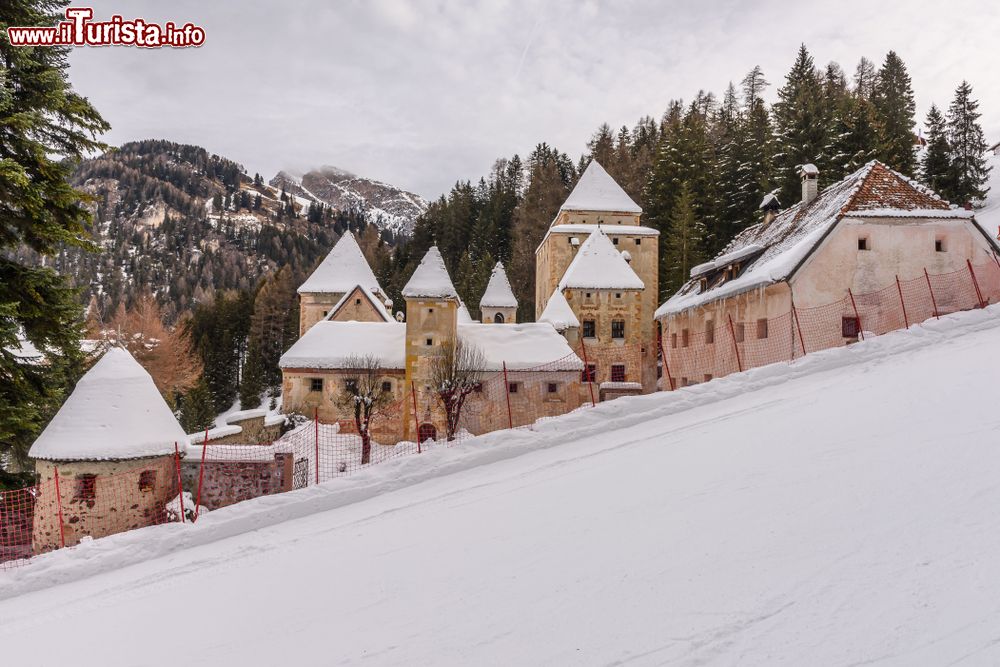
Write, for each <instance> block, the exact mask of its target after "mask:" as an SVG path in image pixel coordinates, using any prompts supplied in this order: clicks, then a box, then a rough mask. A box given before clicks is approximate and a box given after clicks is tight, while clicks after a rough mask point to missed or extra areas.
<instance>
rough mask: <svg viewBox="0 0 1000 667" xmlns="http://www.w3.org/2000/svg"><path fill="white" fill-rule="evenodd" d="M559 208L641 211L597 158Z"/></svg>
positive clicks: (622, 211)
mask: <svg viewBox="0 0 1000 667" xmlns="http://www.w3.org/2000/svg"><path fill="white" fill-rule="evenodd" d="M559 210H560V211H613V212H616V213H642V209H641V208H640V207H639V205H638V204H636V203H635V202H634V201H632V198H631V197H629V196H628V194H627V193H626V192H625V191H624V190H622V187H621V186H620V185H618V183H616V182H615V179H613V178H611V176H610V175H609V174H608V172H606V171H604V167H602V166H601V165H600V164H598V162H597V160H591V161H590V164H589V165H587V168H586V169H585V170H584V172H583V175H582V176H580V180H579V181H577V182H576V187H574V188H573V191H572V192H571V193H569V197H567V198H566V201H564V202H563V205H562V206H560V207H559Z"/></svg>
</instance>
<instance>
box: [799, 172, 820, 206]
mask: <svg viewBox="0 0 1000 667" xmlns="http://www.w3.org/2000/svg"><path fill="white" fill-rule="evenodd" d="M799 177H800V178H801V179H802V204H803V206H808V205H809V203H810V202H812V200H813V199H816V195H817V194H819V168H817V167H816V165H814V164H812V163H809V164H803V165H801V166H799Z"/></svg>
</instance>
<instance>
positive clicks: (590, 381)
mask: <svg viewBox="0 0 1000 667" xmlns="http://www.w3.org/2000/svg"><path fill="white" fill-rule="evenodd" d="M580 349H581V350H583V372H584V373H585V374H586V376H587V387H588V388H590V405H591V407H593V406H595V405H597V401H595V400H594V378H593V376H592V375H591V374H590V361H588V360H587V344H586V343H584V342H583V341H580ZM594 374H595V375H596V374H597V369H596V368H595V369H594Z"/></svg>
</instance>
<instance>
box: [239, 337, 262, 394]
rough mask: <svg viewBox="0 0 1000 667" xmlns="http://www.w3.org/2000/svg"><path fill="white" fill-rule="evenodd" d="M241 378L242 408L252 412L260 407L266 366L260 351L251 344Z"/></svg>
mask: <svg viewBox="0 0 1000 667" xmlns="http://www.w3.org/2000/svg"><path fill="white" fill-rule="evenodd" d="M241 375H242V377H241V378H240V407H241V408H242V409H243V410H251V409H253V408H256V407H259V406H260V395H261V394H262V393H263V392H264V365H263V359H261V354H260V349H258V347H257V345H256V344H254V343H251V344H250V345H249V347H247V354H246V359H245V360H244V361H243V372H242V374H241Z"/></svg>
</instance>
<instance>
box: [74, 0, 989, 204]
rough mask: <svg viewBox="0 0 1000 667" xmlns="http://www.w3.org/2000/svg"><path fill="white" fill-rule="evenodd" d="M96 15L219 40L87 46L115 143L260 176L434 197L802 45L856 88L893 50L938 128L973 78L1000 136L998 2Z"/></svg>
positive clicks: (244, 7)
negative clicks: (376, 182)
mask: <svg viewBox="0 0 1000 667" xmlns="http://www.w3.org/2000/svg"><path fill="white" fill-rule="evenodd" d="M83 4H89V5H93V6H94V7H95V11H96V14H97V17H98V18H108V17H110V16H111V15H112V14H114V13H119V14H122V15H124V16H125V18H135V17H141V18H144V19H147V20H150V21H156V22H165V21H168V20H172V21H174V22H176V23H181V24H182V23H184V22H187V21H191V22H193V23H196V24H199V25H201V26H203V27H204V28H205V30H206V43H205V45H204V46H202V47H201V48H194V49H177V50H172V49H157V50H145V49H138V48H130V47H111V48H89V49H88V48H79V49H74V51H73V54H72V56H71V63H72V69H71V71H70V77H71V81H72V82H73V84H74V86H75V87H76V89H77V90H78V91H80V92H81V93H82V94H84V95H86V96H88V97H89V98H90V99H91V101H92V102H93V103H94V104H95V105H96V106H97V108H98V109H99V110H100V111H101V113H102V114H104V116H105V118H106V119H107V120H108V121H109V122H110V123H111V125H112V127H113V129H112V131H111V132H110V134H109V135H107V136H106V137H105V140H106V141H108V142H110V143H113V144H120V143H123V142H125V141H129V140H132V139H140V138H154V137H155V138H166V139H172V140H174V141H180V142H187V143H193V144H198V145H201V146H204V147H205V148H207V149H208V150H209V151H211V152H214V153H218V154H220V155H224V156H226V157H228V158H231V159H233V160H236V161H238V162H240V163H242V164H243V165H244V166H246V168H247V170H248V171H249V172H250V173H251V174H252V173H253V172H255V171H259V172H260V173H261V175H262V176H264V178H265V179H268V178H270V177H271V176H273V175H274V173H275V172H276V171H278V170H279V169H289V168H290V169H296V170H304V169H308V168H309V167H313V166H318V165H323V164H330V165H335V166H338V167H341V168H344V169H348V170H350V171H353V172H355V173H358V174H361V175H364V176H369V177H372V178H377V179H380V180H383V181H387V182H389V183H392V184H394V185H398V186H401V187H404V188H407V189H410V190H413V191H415V192H417V193H419V194H422V195H424V196H426V197H436V196H437V195H439V194H441V193H442V192H444V191H446V190H447V189H448V188H449V187H450V186H451V184H452V183H454V182H455V181H456V180H457V179H478V178H479V176H481V175H483V174H485V173H486V172H487V171H488V170H489V168H490V165H491V164H492V163H493V161H494V160H495V159H496V158H497V157H500V156H510V155H513V154H514V153H520V154H521V155H525V154H526V153H527V152H529V151H530V150H531V148H532V147H533V146H534V145H535V144H536V143H538V142H540V141H547V142H549V143H550V144H552V145H555V146H556V147H558V148H559V149H560V150H563V151H566V152H567V153H569V154H570V156H571V157H573V158H574V159H576V158H577V157H579V155H580V153H582V152H583V150H584V148H585V144H586V142H587V139H588V138H589V137H590V135H591V134H592V133H593V131H594V130H595V129H596V128H597V126H598V125H599V124H600V123H602V122H608V123H609V124H611V125H612V127H619V126H621V125H623V124H626V125H628V126H630V127H631V126H632V125H633V124H634V123H635V121H636V120H637V119H638V118H639V117H641V116H643V115H653V116H656V117H659V116H660V115H661V114H662V113H663V111H664V109H665V108H666V105H667V102H668V101H669V100H670V99H671V98H683V99H685V100H688V99H690V98H691V97H692V96H693V95H694V94H695V93H696V92H697V91H698V90H699V88H705V89H708V90H712V91H715V92H716V93H721V92H722V91H723V90H724V88H725V86H726V84H727V83H728V82H729V81H730V80H732V81H735V82H738V81H739V79H741V78H742V76H743V75H744V74H745V73H746V71H747V70H749V69H751V68H752V67H753V66H754V65H757V64H759V65H761V66H762V67H763V68H764V72H765V74H766V75H767V78H768V80H769V81H770V82H771V83H772V87H771V90H770V93H771V95H770V96H771V98H772V99H773V97H774V91H775V90H776V88H777V87H778V86H779V85H780V84H781V83H782V81H783V79H784V75H785V73H786V72H787V71H788V69H789V67H790V66H791V64H792V61H793V59H794V57H795V52H796V49H797V48H798V45H799V43H800V42H805V43H806V45H807V46H808V48H809V50H810V52H811V53H812V54H813V56H814V58H815V59H816V62H817V64H818V65H823V64H825V63H827V62H828V61H830V60H835V61H837V62H839V63H840V64H841V65H842V66H843V68H844V69H845V71H847V72H848V74H850V73H852V72H853V70H854V67H855V65H856V64H857V61H858V59H859V58H860V57H861V56H867V57H868V58H869V59H871V60H873V61H875V62H876V63H877V64H880V63H881V62H882V61H883V59H884V58H885V54H886V52H887V51H889V50H890V49H893V50H895V51H897V52H898V53H899V54H900V56H901V57H902V58H903V60H904V62H905V63H906V65H907V67H908V68H909V72H910V75H911V76H912V78H913V87H914V89H915V91H916V96H917V113H918V117H919V118H920V119H921V120H922V119H923V117H924V116H925V114H926V112H927V109H928V107H929V106H930V104H931V102H935V103H937V104H938V105H939V106H942V107H946V106H947V105H948V103H949V101H950V100H951V96H952V93H953V91H954V89H955V87H956V85H957V84H958V83H959V82H960V81H961V80H962V79H963V78H966V79H968V80H969V81H970V82H971V83H972V85H973V87H974V91H975V94H976V96H977V97H978V98H979V100H980V102H981V109H980V110H981V111H982V112H983V118H982V122H983V126H984V129H985V130H986V133H987V140H988V141H990V142H991V143H993V142H995V141H1000V85H998V76H1000V75H998V72H1000V49H998V48H997V40H998V39H1000V9H998V6H1000V3H996V2H994V1H992V0H991V1H989V2H986V1H982V2H952V1H951V0H949V2H948V3H947V4H945V3H941V2H923V1H908V2H892V3H890V2H872V1H871V0H866V1H864V2H855V1H840V2H836V3H820V2H815V1H805V0H803V1H802V2H738V1H736V0H729V1H719V2H716V1H712V0H695V1H691V2H688V1H681V2H676V1H675V2H664V1H661V2H639V1H625V0H615V1H613V2H612V1H607V2H597V1H590V0H588V1H583V0H567V1H565V2H541V1H538V0H535V1H531V0H526V1H524V2H519V1H499V0H491V1H489V2H475V3H474V2H459V1H457V0H450V1H441V2H438V1H433V2H432V1H425V2H416V1H414V2H403V1H397V0H359V1H357V2H348V1H346V0H309V1H305V2H303V1H298V0H296V1H295V2H292V1H289V0H285V1H283V2H277V1H273V0H268V1H263V0H257V1H247V0H243V1H239V2H237V1H235V0H213V1H211V2H206V1H205V0H173V1H172V2H169V3H166V2H162V0H160V1H157V0H127V1H126V0H116V1H114V2H108V1H106V0H93V1H92V2H88V3H83Z"/></svg>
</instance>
